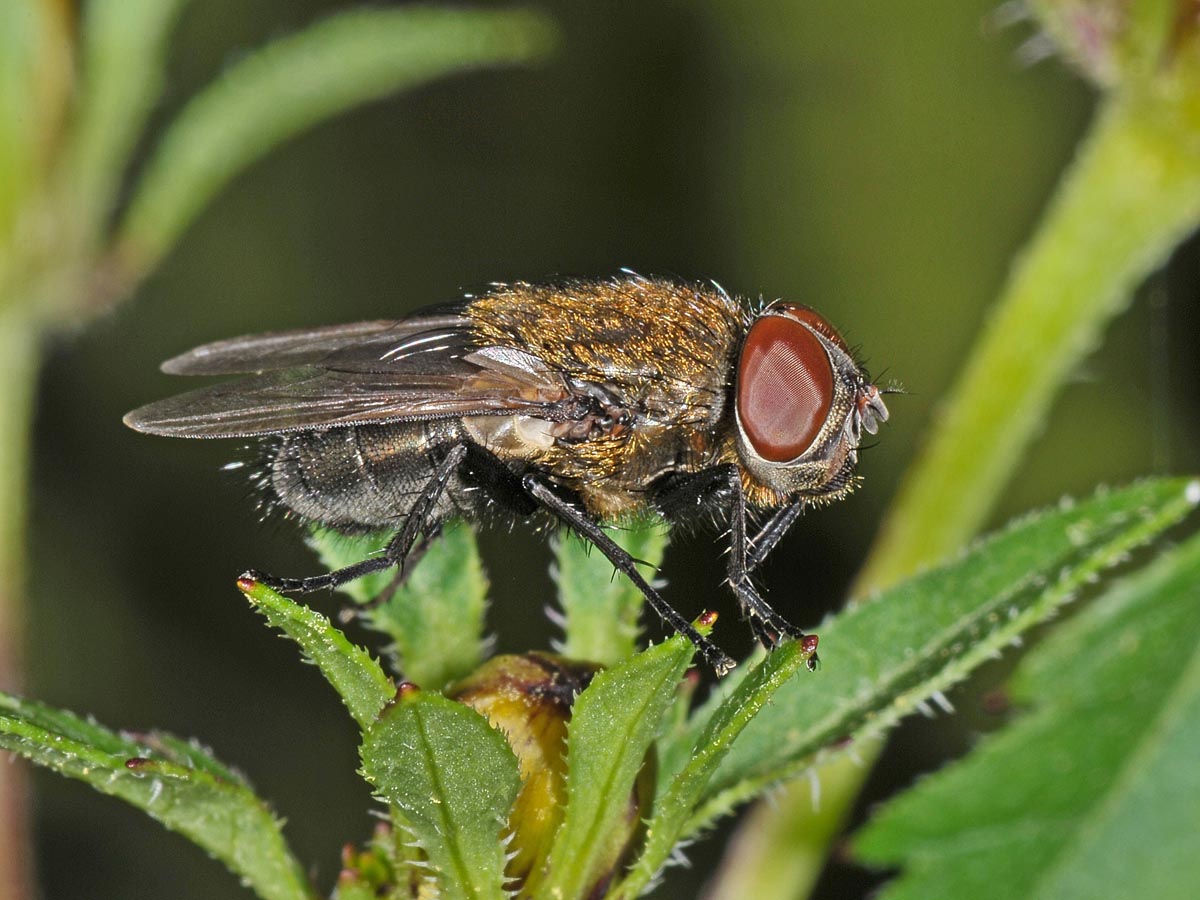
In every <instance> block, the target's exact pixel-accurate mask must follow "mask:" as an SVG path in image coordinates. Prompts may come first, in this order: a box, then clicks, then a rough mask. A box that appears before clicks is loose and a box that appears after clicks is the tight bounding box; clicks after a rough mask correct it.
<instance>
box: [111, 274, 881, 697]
mask: <svg viewBox="0 0 1200 900" xmlns="http://www.w3.org/2000/svg"><path fill="white" fill-rule="evenodd" d="M162 368H163V371H165V372H168V373H171V374H176V375H235V374H241V375H243V376H245V377H242V378H241V379H240V380H236V381H228V382H225V383H220V384H216V385H213V386H210V387H204V388H200V389H199V390H194V391H191V392H189V393H185V394H181V395H179V396H176V397H171V398H169V399H166V400H162V401H159V402H157V403H151V404H150V405H148V406H143V407H142V408H141V409H137V410H135V411H133V412H131V413H129V415H127V416H126V417H125V422H126V424H128V425H129V426H130V427H132V428H135V429H137V430H138V431H145V432H149V433H151V434H160V435H168V436H172V437H188V438H228V437H254V438H265V439H266V441H267V443H266V449H265V454H264V462H263V468H262V471H261V479H260V480H261V481H262V483H263V485H264V486H265V488H266V490H267V492H268V495H269V502H270V503H272V504H274V505H277V506H279V507H281V508H282V509H284V510H285V511H286V512H288V513H290V514H292V515H294V516H297V517H299V518H300V519H302V520H306V521H311V522H315V523H319V524H320V525H323V526H326V527H329V528H332V529H335V530H340V531H343V532H371V531H377V530H380V529H384V528H387V529H392V530H393V531H394V536H393V537H392V538H391V540H390V541H389V542H388V544H387V546H386V548H385V549H384V550H383V552H382V553H380V554H379V555H376V556H373V557H371V558H368V559H365V560H363V561H361V562H358V563H355V564H354V565H350V566H347V567H345V568H343V569H338V570H336V571H333V572H329V573H327V574H324V575H316V576H312V577H308V578H277V577H274V576H270V575H263V574H258V573H249V574H250V575H251V577H254V578H256V579H258V580H260V581H262V582H264V583H266V584H267V585H269V586H271V587H273V588H275V589H277V590H281V591H293V592H303V591H312V590H317V589H321V588H332V587H336V586H338V585H341V584H344V583H345V582H348V581H351V580H353V579H355V578H359V577H361V576H363V575H366V574H368V573H371V572H376V571H380V570H383V569H388V568H391V567H394V566H400V567H402V565H403V563H404V561H405V559H406V558H407V557H409V556H410V554H414V552H415V551H418V550H420V549H421V546H422V545H423V544H425V543H428V542H429V541H431V540H433V539H435V538H436V537H437V535H438V533H439V530H440V528H441V526H442V524H443V523H444V522H446V521H447V520H448V519H450V518H453V517H464V518H468V519H480V518H484V517H488V516H492V515H496V514H499V515H502V516H507V517H509V518H515V519H529V518H537V517H542V518H543V519H549V520H553V521H557V522H559V523H563V524H565V525H567V526H569V527H570V528H571V529H573V530H574V531H576V532H577V533H578V534H579V535H581V536H582V537H583V538H584V539H585V540H587V541H589V542H590V543H591V544H593V545H594V546H595V547H596V548H597V549H598V550H599V551H600V552H601V553H603V554H604V555H605V556H606V557H607V558H608V559H609V560H610V561H611V562H612V564H613V565H614V566H615V567H616V568H617V569H618V570H620V571H621V572H622V573H623V574H624V575H625V576H626V577H627V578H629V579H630V580H631V581H632V582H633V583H634V584H635V585H636V586H637V588H638V589H639V590H640V591H641V592H642V593H643V594H644V595H645V597H646V600H647V602H648V603H649V604H650V606H651V608H652V609H653V610H654V612H655V613H657V614H658V616H659V617H660V618H661V619H662V621H663V622H664V623H665V624H666V625H667V626H669V627H670V628H673V629H675V630H677V631H679V632H681V633H683V634H685V635H687V637H688V638H690V639H691V640H692V641H693V642H694V643H695V644H696V646H697V647H698V649H699V650H700V652H701V654H702V655H703V656H704V658H705V659H706V661H707V662H708V663H709V664H710V665H711V666H712V667H713V668H714V669H716V670H717V672H718V673H722V674H723V673H724V672H726V671H728V670H729V669H730V668H732V666H733V661H732V660H731V659H730V658H729V657H728V656H726V655H725V654H724V653H723V652H722V651H721V650H720V649H719V648H718V647H717V646H716V645H715V644H713V643H712V642H711V641H709V640H708V639H707V638H706V637H704V636H702V635H700V634H699V633H698V632H697V631H696V630H695V629H694V628H693V627H692V626H691V625H690V624H689V622H688V621H687V620H686V619H685V618H684V617H683V616H681V615H680V614H679V613H678V612H676V611H675V610H674V609H673V608H672V607H671V606H670V605H669V604H668V603H667V602H666V601H665V600H664V599H663V598H662V597H661V596H660V595H659V593H658V591H657V590H655V589H654V588H653V587H652V586H651V585H650V584H649V583H648V582H647V581H646V579H645V578H643V577H642V575H641V574H640V573H639V572H638V570H637V567H636V565H635V560H634V559H633V558H632V557H631V556H630V555H629V554H628V553H626V552H625V551H624V550H623V549H622V548H621V547H620V546H618V545H617V544H616V543H615V542H614V541H613V540H612V538H611V537H609V535H608V533H607V532H606V531H605V529H604V526H605V525H606V524H613V523H619V522H623V521H630V520H636V519H638V518H642V517H645V516H654V517H659V518H661V519H663V520H665V521H666V522H668V523H673V524H678V523H686V522H693V521H696V520H698V519H703V518H713V519H715V520H717V521H718V522H720V523H722V524H726V525H727V526H728V534H729V556H728V574H729V583H730V585H731V586H732V588H733V591H734V593H735V594H736V595H737V599H738V601H739V603H740V604H741V608H742V611H743V614H744V616H745V617H746V618H747V619H748V620H749V622H750V625H751V627H752V628H753V630H754V632H755V634H756V636H757V637H758V638H759V639H760V640H761V641H762V642H763V643H764V644H765V645H766V646H768V647H771V646H774V645H775V644H776V643H777V642H778V641H779V640H780V639H782V638H785V637H791V638H795V639H797V640H800V641H803V642H805V647H806V649H808V650H815V648H816V640H817V639H816V636H815V635H806V634H804V633H803V632H802V631H801V630H800V629H798V628H797V627H796V626H794V625H792V624H791V623H790V622H788V621H787V620H786V619H784V618H783V617H782V616H780V615H779V614H778V613H776V612H775V611H774V610H773V609H771V607H770V606H768V605H767V603H766V602H765V601H764V600H763V598H762V597H761V596H760V594H759V592H758V590H757V589H756V588H755V587H754V585H753V584H752V583H751V573H752V572H753V571H754V569H755V568H756V567H757V566H758V565H759V564H760V563H761V562H762V561H763V559H764V558H765V557H766V555H767V554H768V553H769V552H770V551H771V549H772V548H773V547H774V546H775V545H776V544H777V543H778V542H779V540H780V538H781V537H782V536H783V535H784V534H785V533H786V532H787V530H788V529H789V528H790V527H791V525H792V524H793V523H794V522H795V520H796V518H797V517H798V516H799V515H800V513H801V512H802V511H803V510H804V508H805V507H808V506H812V505H819V504H823V503H825V502H828V501H831V500H835V499H838V498H840V497H843V496H845V495H846V494H847V493H849V492H850V491H851V490H852V489H853V487H854V485H855V482H856V478H855V475H854V469H855V466H856V464H857V462H858V449H859V442H860V440H861V438H862V435H863V432H869V433H872V434H873V433H875V432H876V430H877V429H878V426H879V423H880V422H884V421H886V420H887V417H888V412H887V407H886V406H885V405H884V403H883V399H882V397H881V396H880V391H879V389H878V388H877V387H876V386H875V385H874V384H872V383H871V380H870V378H869V377H868V376H867V374H866V373H865V372H864V370H863V369H862V367H861V366H860V365H859V364H858V363H857V362H856V361H855V360H854V357H853V355H852V354H851V352H850V349H849V348H848V347H847V345H846V343H845V341H843V340H842V338H841V336H840V335H839V334H838V332H837V331H836V330H835V329H834V328H833V326H831V325H830V324H829V322H827V321H826V320H825V319H824V318H823V317H822V316H821V315H820V314H818V313H817V312H815V311H814V310H812V309H809V308H808V307H805V306H800V305H796V304H791V303H786V302H780V301H777V302H774V303H771V304H769V305H766V306H765V307H763V308H761V309H758V310H753V309H751V307H750V306H749V305H748V304H747V303H745V302H743V301H741V300H739V299H737V298H734V297H731V296H729V295H728V294H726V293H725V292H724V291H723V290H722V289H720V288H719V287H717V286H708V285H698V284H683V283H677V282H674V281H670V280H665V279H660V278H646V277H642V276H638V275H634V274H632V273H624V274H622V275H620V276H618V277H615V278H612V279H609V280H569V281H560V282H557V283H553V284H540V285H539V284H527V283H523V282H517V283H513V284H496V285H493V286H492V287H491V289H489V290H488V291H486V292H485V293H481V294H477V295H467V296H465V297H464V298H463V299H461V300H459V301H458V302H455V303H452V304H449V305H445V306H440V307H433V308H429V309H426V310H423V311H421V312H417V313H415V314H413V315H411V316H409V317H407V318H404V319H398V320H392V321H372V322H361V323H358V324H353V325H336V326H332V327H325V328H314V329H307V330H299V331H285V332H277V333H268V334H261V335H252V336H248V337H239V338H233V339H231V340H225V341H218V342H216V343H212V344H205V345H204V346H201V347H197V348H196V349H194V350H191V351H189V352H187V353H184V354H183V355H182V356H177V357H175V358H174V359H171V360H168V361H167V362H166V363H164V364H163V366H162ZM751 522H754V523H757V527H756V529H755V530H754V531H753V533H752V532H751V530H750V528H751ZM814 659H815V657H814Z"/></svg>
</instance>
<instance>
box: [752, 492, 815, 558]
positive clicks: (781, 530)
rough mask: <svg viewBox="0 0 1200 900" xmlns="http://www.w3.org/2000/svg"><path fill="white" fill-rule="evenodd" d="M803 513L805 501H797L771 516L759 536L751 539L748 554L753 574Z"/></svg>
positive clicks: (759, 531)
mask: <svg viewBox="0 0 1200 900" xmlns="http://www.w3.org/2000/svg"><path fill="white" fill-rule="evenodd" d="M802 512H804V501H803V500H795V501H793V502H792V503H789V504H788V505H787V506H784V507H781V508H779V509H777V510H775V512H773V513H772V514H771V518H769V519H767V521H766V522H765V523H763V526H762V528H760V529H759V530H758V534H756V535H755V536H754V537H753V538H751V539H750V549H749V550H748V551H747V553H746V568H747V569H749V570H750V571H751V572H753V571H754V570H755V569H757V568H758V567H759V566H760V565H762V561H763V560H764V559H766V558H767V554H768V553H770V552H771V551H772V550H774V549H775V545H776V544H778V543H779V541H780V539H781V538H782V537H783V536H784V535H785V534H787V533H788V532H789V531H790V530H791V528H792V526H793V525H794V524H796V520H797V519H798V518H800V513H802Z"/></svg>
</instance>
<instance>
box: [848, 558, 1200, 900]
mask: <svg viewBox="0 0 1200 900" xmlns="http://www.w3.org/2000/svg"><path fill="white" fill-rule="evenodd" d="M1013 697H1014V699H1015V700H1016V701H1017V702H1018V703H1020V704H1022V705H1028V706H1030V707H1032V709H1031V711H1030V712H1028V713H1027V714H1025V715H1023V716H1021V717H1020V718H1019V719H1018V720H1017V721H1016V722H1014V723H1013V724H1012V725H1010V726H1009V727H1007V728H1005V729H1004V730H1003V731H1002V732H1000V733H999V734H996V735H993V736H992V737H990V738H988V739H987V740H986V741H985V742H984V743H983V744H981V745H980V746H979V747H977V748H976V749H975V750H974V751H973V752H972V753H971V754H970V755H969V756H968V757H967V758H966V759H965V760H963V761H962V762H960V763H958V764H956V765H953V766H951V767H950V768H948V769H946V770H944V771H942V772H939V773H937V774H936V775H934V776H932V777H930V778H927V779H925V780H923V781H922V782H921V784H920V786H919V787H917V788H916V789H914V790H912V791H910V792H908V793H907V794H905V795H902V796H901V797H900V798H898V799H897V800H895V801H893V802H892V803H891V804H889V805H888V806H887V807H886V808H885V809H884V811H883V813H882V814H881V815H879V816H878V817H877V818H876V819H875V820H874V821H873V822H872V823H871V824H870V825H869V826H868V827H867V829H866V830H865V832H864V833H863V834H862V835H861V836H860V837H859V839H858V841H857V842H856V843H857V848H858V850H859V851H860V852H861V853H862V854H863V856H864V857H865V858H866V859H867V860H869V861H871V862H876V863H884V864H890V865H903V866H904V874H903V876H902V877H901V878H900V879H899V880H898V881H896V882H893V883H892V885H890V887H889V889H888V890H887V891H886V893H885V896H887V897H889V898H893V900H896V898H905V897H921V898H931V900H933V898H939V897H947V898H949V897H954V898H958V897H977V898H988V897H996V898H1000V897H1026V898H1031V900H1041V898H1055V900H1059V898H1092V897H1132V896H1144V897H1155V898H1173V897H1178V898H1180V900H1184V898H1191V897H1194V896H1195V895H1196V886H1197V885H1200V852H1197V851H1198V850H1200V766H1198V765H1197V757H1196V748H1197V747H1198V746H1200V538H1193V539H1192V540H1191V541H1189V542H1188V543H1187V544H1186V545H1185V546H1184V547H1182V548H1180V549H1179V550H1177V551H1175V552H1173V553H1170V554H1168V555H1166V556H1164V557H1162V558H1160V559H1159V560H1157V561H1156V562H1155V563H1154V564H1153V565H1152V566H1150V567H1149V568H1148V569H1146V570H1145V571H1143V572H1140V573H1138V574H1137V575H1136V576H1135V577H1132V578H1129V579H1127V580H1126V581H1125V582H1124V583H1122V584H1120V585H1118V586H1117V587H1115V588H1114V589H1113V590H1111V591H1110V592H1109V593H1108V594H1107V595H1105V596H1104V597H1103V598H1101V599H1100V600H1098V601H1097V602H1096V603H1095V604H1093V605H1092V606H1090V607H1089V608H1088V609H1087V610H1085V611H1083V612H1082V613H1081V614H1080V615H1079V616H1077V617H1076V618H1075V619H1073V620H1072V621H1070V622H1068V623H1066V624H1065V625H1064V626H1062V627H1060V628H1058V629H1056V630H1055V631H1054V632H1052V633H1051V634H1050V636H1049V637H1048V638H1047V639H1046V641H1045V642H1043V643H1042V644H1041V645H1040V646H1038V647H1037V648H1036V649H1035V650H1034V651H1033V652H1032V653H1030V655H1029V657H1028V658H1027V659H1026V660H1025V661H1024V662H1023V663H1022V664H1021V668H1020V669H1019V671H1018V673H1017V675H1016V678H1015V680H1014V683H1013Z"/></svg>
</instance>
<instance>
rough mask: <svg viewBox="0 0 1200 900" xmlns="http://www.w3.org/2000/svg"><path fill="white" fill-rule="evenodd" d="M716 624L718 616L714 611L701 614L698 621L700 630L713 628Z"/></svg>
mask: <svg viewBox="0 0 1200 900" xmlns="http://www.w3.org/2000/svg"><path fill="white" fill-rule="evenodd" d="M716 624H717V614H716V612H714V611H713V610H706V611H705V612H702V613H700V616H699V618H697V619H696V625H698V626H699V627H700V628H712V627H713V626H714V625H716Z"/></svg>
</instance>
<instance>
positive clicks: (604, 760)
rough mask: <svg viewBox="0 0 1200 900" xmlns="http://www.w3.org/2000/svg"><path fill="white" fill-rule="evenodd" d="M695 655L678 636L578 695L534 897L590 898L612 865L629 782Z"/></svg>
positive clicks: (609, 671) (630, 787) (623, 834)
mask: <svg viewBox="0 0 1200 900" xmlns="http://www.w3.org/2000/svg"><path fill="white" fill-rule="evenodd" d="M704 630H705V631H707V629H704ZM694 652H695V648H694V647H693V646H692V644H691V643H690V642H689V641H688V640H687V639H686V638H684V637H682V636H679V635H676V636H675V637H673V638H671V639H670V640H668V641H665V642H664V643H662V644H659V645H658V646H656V647H651V648H650V649H649V650H646V651H645V652H643V653H639V654H638V655H636V656H634V657H631V658H630V659H628V660H626V661H625V662H623V663H621V664H620V665H618V666H616V667H615V668H612V669H607V670H605V671H603V672H601V673H600V674H598V675H597V676H596V677H595V678H594V679H593V680H592V683H591V684H590V685H588V687H587V689H586V690H584V691H583V692H582V693H581V694H580V695H579V697H578V699H576V701H575V705H574V706H573V707H572V710H571V721H570V724H569V725H568V726H567V810H566V815H565V817H564V819H563V824H562V828H561V829H560V830H559V832H558V835H557V837H556V838H555V841H554V846H553V847H552V848H551V850H550V857H549V873H548V875H547V876H546V879H545V880H544V881H543V882H542V884H541V885H540V886H539V889H538V891H537V894H536V896H537V897H538V898H545V900H555V898H563V897H587V896H591V893H590V892H591V891H592V890H593V889H594V888H595V886H596V885H597V884H598V883H600V882H601V881H602V880H603V879H604V878H605V877H606V876H607V875H608V873H609V872H610V871H611V870H612V868H613V867H614V866H615V864H616V861H617V860H616V857H617V856H618V855H619V853H620V849H621V847H622V846H623V845H624V843H625V841H626V840H627V838H628V832H627V831H624V832H623V831H622V826H623V825H624V821H625V817H626V816H627V814H628V812H629V806H630V796H631V794H632V791H633V787H634V782H635V781H636V779H637V777H638V773H639V772H640V771H641V770H642V767H643V765H645V761H646V753H647V751H648V750H649V749H650V745H651V744H652V743H653V742H654V739H655V737H656V736H657V735H658V732H659V728H660V726H661V724H662V721H663V716H664V714H665V713H666V712H667V710H668V709H669V708H670V706H671V702H672V700H673V699H674V697H675V694H676V692H677V690H678V689H679V682H680V679H681V678H682V677H683V673H684V672H685V671H686V670H687V667H688V664H689V663H690V662H691V659H692V654H693V653H694Z"/></svg>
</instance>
